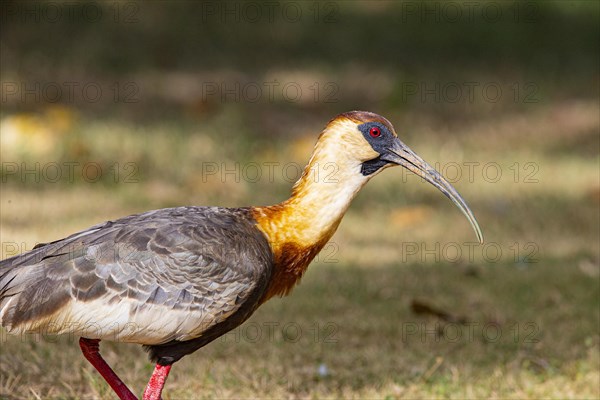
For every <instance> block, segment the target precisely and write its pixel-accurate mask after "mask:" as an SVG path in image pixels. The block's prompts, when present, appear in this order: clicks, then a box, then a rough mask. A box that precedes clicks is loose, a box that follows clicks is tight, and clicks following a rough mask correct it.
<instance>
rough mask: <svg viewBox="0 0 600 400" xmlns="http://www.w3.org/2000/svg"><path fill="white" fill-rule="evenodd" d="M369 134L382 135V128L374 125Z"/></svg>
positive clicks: (372, 135) (373, 135)
mask: <svg viewBox="0 0 600 400" xmlns="http://www.w3.org/2000/svg"><path fill="white" fill-rule="evenodd" d="M369 135H371V137H379V136H381V129H379V128H378V127H376V126H374V127H372V128H371V129H370V130H369Z"/></svg>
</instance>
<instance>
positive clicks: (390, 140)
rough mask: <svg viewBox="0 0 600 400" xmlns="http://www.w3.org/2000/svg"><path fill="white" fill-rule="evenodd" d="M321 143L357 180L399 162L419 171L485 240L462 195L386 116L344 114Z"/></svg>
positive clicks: (368, 177) (329, 128)
mask: <svg viewBox="0 0 600 400" xmlns="http://www.w3.org/2000/svg"><path fill="white" fill-rule="evenodd" d="M319 146H322V149H321V150H322V153H329V154H331V153H336V162H339V163H343V164H344V166H345V168H344V169H345V170H346V171H347V172H348V173H352V174H353V175H355V179H356V180H363V179H364V182H366V181H367V180H369V179H370V178H371V177H373V176H375V175H376V174H378V173H379V172H381V171H382V170H384V169H385V168H389V167H393V166H398V165H400V166H402V167H404V168H406V169H408V170H409V171H411V172H413V173H415V174H417V175H418V176H420V177H422V178H423V179H425V180H426V181H427V182H429V183H430V184H432V185H433V186H435V187H436V188H438V189H439V190H440V191H441V192H442V193H444V195H446V196H447V197H448V198H449V199H450V200H452V202H453V203H454V204H456V206H457V207H458V208H459V209H460V210H461V211H462V212H463V214H464V215H465V216H466V217H467V219H468V220H469V222H470V223H471V225H472V227H473V229H474V230H475V233H476V234H477V238H478V240H479V241H480V242H483V235H482V233H481V229H480V228H479V225H478V224H477V220H476V219H475V217H474V216H473V213H472V212H471V210H470V209H469V207H468V206H467V203H466V202H465V200H464V199H463V198H462V196H461V195H460V194H459V193H458V192H457V191H456V189H454V187H452V185H451V184H450V183H448V181H447V180H446V179H445V178H444V177H443V176H442V175H441V174H440V173H439V172H437V171H436V170H435V169H434V168H433V167H431V166H430V165H429V164H428V163H427V162H425V161H424V160H423V159H422V158H421V157H419V156H418V155H417V154H416V153H415V152H413V151H412V150H411V149H410V148H409V147H408V146H407V145H405V144H404V143H403V142H402V141H401V140H400V139H399V138H398V135H397V134H396V132H395V131H394V127H393V126H392V124H391V123H390V122H389V121H388V120H387V119H385V118H384V117H382V116H380V115H378V114H375V113H371V112H367V111H351V112H347V113H343V114H340V115H338V116H337V117H335V118H334V119H332V120H331V121H330V122H329V124H327V126H326V127H325V130H324V131H323V133H322V135H321V138H320V139H319V143H318V144H317V148H318V147H319ZM315 154H318V152H317V151H316V152H315Z"/></svg>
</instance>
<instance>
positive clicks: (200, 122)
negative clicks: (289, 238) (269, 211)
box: [0, 0, 600, 399]
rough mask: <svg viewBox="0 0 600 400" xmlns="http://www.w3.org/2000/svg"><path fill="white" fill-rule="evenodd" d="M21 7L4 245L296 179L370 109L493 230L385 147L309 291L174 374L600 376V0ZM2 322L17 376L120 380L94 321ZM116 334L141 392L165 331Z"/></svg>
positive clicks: (39, 380)
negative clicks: (101, 358)
mask: <svg viewBox="0 0 600 400" xmlns="http://www.w3.org/2000/svg"><path fill="white" fill-rule="evenodd" d="M1 7H2V8H1V13H0V14H1V16H0V35H1V36H0V52H1V58H0V67H1V79H0V81H1V103H0V104H1V110H0V129H1V136H0V145H1V147H0V157H1V159H2V161H1V170H0V179H1V192H0V207H1V208H0V241H1V244H2V248H1V256H2V258H5V257H9V256H11V255H14V254H18V253H20V252H23V251H26V250H29V249H31V248H32V247H33V246H34V245H35V244H36V243H38V242H47V241H51V240H56V239H59V238H61V237H64V236H66V235H68V234H70V233H73V232H75V231H77V230H81V229H84V228H87V227H89V226H91V225H92V224H95V223H98V222H101V221H104V220H107V219H114V218H118V217H121V216H124V215H128V214H132V213H138V212H143V211H146V210H149V209H155V208H163V207H172V206H178V205H222V206H245V205H265V204H272V203H276V202H279V201H282V200H284V199H285V198H286V197H287V196H288V195H289V191H290V188H291V185H292V184H293V182H295V180H296V179H297V178H298V177H299V176H300V173H301V171H302V168H303V166H304V164H305V163H306V162H307V161H308V158H309V156H310V152H311V150H312V146H313V145H314V142H315V141H316V138H317V136H318V134H319V133H320V131H321V130H322V129H323V127H324V126H325V124H326V123H327V122H328V121H329V120H330V119H331V118H333V117H334V116H335V115H337V114H339V113H341V112H345V111H349V110H355V109H358V110H369V111H373V112H376V113H379V114H382V115H384V116H386V117H387V118H388V119H389V120H390V121H392V123H393V124H394V126H395V128H396V131H397V132H398V134H399V135H400V137H401V138H402V140H403V141H404V142H405V143H407V144H408V145H409V146H410V147H411V148H412V149H413V150H414V151H415V152H417V153H418V154H420V155H421V156H422V157H423V158H424V159H425V160H427V161H429V162H430V163H431V164H432V165H434V166H435V167H436V168H437V169H438V170H439V171H440V172H442V173H443V174H444V175H445V176H446V177H447V178H448V179H449V180H450V181H451V182H452V183H453V184H454V185H455V187H456V188H457V189H458V190H459V191H460V192H461V194H462V195H463V196H464V197H465V199H467V201H468V203H469V205H470V206H471V208H472V209H473V212H474V214H475V215H476V216H477V218H478V220H479V223H480V225H481V227H482V229H483V231H484V235H485V238H486V244H485V245H483V246H480V245H477V244H475V236H474V234H473V232H472V231H471V228H470V227H469V225H468V223H467V222H466V220H465V219H464V217H463V216H462V215H461V214H460V212H459V211H458V210H456V209H455V207H454V206H453V205H452V204H451V203H450V202H449V201H448V200H447V199H446V198H445V197H444V196H443V195H441V194H440V193H439V192H437V191H436V190H435V189H434V188H432V187H430V185H427V184H425V183H423V182H422V181H421V180H420V179H418V178H415V177H414V176H411V175H410V173H408V172H405V171H400V170H398V169H394V170H389V171H385V172H384V173H382V174H381V175H380V176H378V177H377V178H376V179H374V180H373V181H372V182H371V183H370V184H369V185H368V186H367V187H366V188H365V189H364V190H363V191H362V192H361V194H359V196H358V197H357V199H356V200H355V201H354V203H353V205H352V207H351V208H350V210H349V211H348V214H347V216H346V218H345V219H344V222H343V223H342V224H341V226H340V228H339V230H338V232H337V233H336V235H335V236H334V238H333V239H332V242H331V243H330V244H329V245H328V246H327V247H325V249H324V250H323V252H322V253H321V255H320V256H319V257H318V258H317V260H316V261H315V262H314V263H313V264H314V265H312V266H311V268H309V270H308V272H307V274H306V276H305V278H304V279H303V283H302V285H300V286H299V287H297V288H296V289H295V290H294V292H293V294H292V296H290V297H287V298H285V299H282V300H279V299H277V300H273V301H271V302H270V303H268V304H266V305H265V306H264V307H262V308H261V310H259V311H258V312H257V313H256V314H255V315H254V316H253V317H252V319H251V320H250V321H248V322H247V323H246V325H244V326H242V327H240V328H238V329H237V330H236V331H234V332H232V333H230V334H228V335H226V336H225V337H224V338H221V339H219V340H217V341H215V342H214V343H213V344H211V345H209V346H207V347H206V348H204V349H202V350H201V351H199V352H197V353H195V354H194V355H192V356H188V357H186V358H185V359H183V360H182V361H181V362H179V363H178V364H177V365H176V368H174V369H173V373H172V375H171V377H170V378H169V381H168V382H167V387H166V390H165V393H164V398H165V399H171V398H172V399H175V398H224V397H243V398H256V397H271V398H272V397H277V398H280V397H288V398H320V397H329V398H331V397H343V398H364V397H376V398H386V399H387V398H390V399H391V398H399V397H404V398H424V397H427V398H441V397H443V398H466V397H469V398H482V397H488V398H489V397H496V398H498V397H502V398H541V397H544V398H598V397H599V396H600V392H599V389H598V388H599V387H600V357H599V355H598V354H599V349H600V339H599V333H600V317H599V313H600V309H599V308H600V283H599V282H600V281H599V278H600V269H599V268H600V267H599V262H600V254H599V253H600V252H599V245H598V243H599V239H600V231H599V229H600V213H599V208H600V207H599V205H600V204H599V203H600V177H599V149H600V135H599V126H600V121H599V118H600V117H599V111H598V110H599V105H600V104H599V98H598V97H599V72H598V71H599V52H598V48H600V47H599V44H600V43H599V42H600V25H599V24H600V22H599V21H600V19H599V18H598V17H599V16H600V6H599V3H598V2H593V1H539V2H538V1H514V2H513V1H491V0H490V1H477V2H468V1H467V2H462V1H459V2H455V1H448V2H446V1H426V2H421V1H389V2H386V1H377V2H370V1H368V2H358V1H357V2H336V1H329V2H309V1H307V2H304V1H289V2H288V1H274V2H243V1H229V2H218V1H198V2H190V1H173V2H168V3H167V2H159V1H154V2H139V1H110V2H85V1H64V2H63V1H48V2H29V1H3V2H2V3H1ZM0 339H1V347H0V397H3V398H58V397H59V398H105V399H110V398H112V397H113V396H112V392H111V391H110V389H108V387H107V386H106V384H105V383H104V382H103V381H102V380H101V378H99V375H98V374H97V373H96V372H95V371H94V370H93V369H92V367H91V366H89V365H87V363H86V362H85V360H84V359H83V357H81V355H80V354H78V353H79V349H78V347H77V344H76V340H75V339H74V338H68V337H61V338H55V337H45V336H43V337H42V336H39V335H37V336H36V335H31V336H23V337H14V336H10V335H7V334H6V332H5V331H3V330H2V331H0ZM103 352H104V354H105V356H106V358H107V359H108V361H109V363H112V364H113V365H115V369H116V370H117V372H118V373H120V374H121V375H122V377H123V379H124V380H125V382H127V383H130V384H131V386H132V387H133V388H135V389H136V390H138V391H141V389H142V387H143V386H144V384H145V382H146V380H147V378H148V376H149V374H150V372H151V370H152V366H151V365H150V363H149V362H148V361H147V359H146V356H145V354H144V353H143V351H142V350H141V348H138V347H137V346H132V345H122V344H108V343H103Z"/></svg>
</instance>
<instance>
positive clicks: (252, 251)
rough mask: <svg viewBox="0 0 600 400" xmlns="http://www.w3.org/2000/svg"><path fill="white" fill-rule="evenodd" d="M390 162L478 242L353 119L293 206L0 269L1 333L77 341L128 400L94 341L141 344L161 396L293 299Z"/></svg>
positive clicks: (381, 133)
mask: <svg viewBox="0 0 600 400" xmlns="http://www.w3.org/2000/svg"><path fill="white" fill-rule="evenodd" d="M397 165H400V166H402V167H404V168H406V169H408V170H410V171H412V172H414V173H415V174H417V175H419V176H421V177H422V178H423V179H425V180H426V181H427V182H429V183H431V184H432V185H433V186H435V187H436V188H438V189H439V190H440V191H441V192H442V193H444V194H445V195H446V196H447V197H448V198H450V200H452V202H454V204H456V206H458V208H459V209H460V210H461V211H462V212H463V213H464V215H465V216H466V217H467V219H468V220H469V222H470V224H471V225H472V227H473V229H474V230H475V233H476V234H477V237H478V239H479V241H480V242H482V241H483V236H482V233H481V230H480V228H479V225H478V223H477V221H476V219H475V217H474V216H473V213H472V212H471V210H470V209H469V207H468V206H467V204H466V202H465V201H464V200H463V198H462V197H461V196H460V195H459V194H458V192H457V191H456V190H455V189H454V188H453V187H452V186H451V185H450V184H449V183H448V182H447V181H446V180H445V179H444V178H443V177H442V175H440V174H439V173H438V172H437V171H436V170H435V169H433V168H432V167H431V166H430V165H429V164H427V163H426V162H425V161H424V160H423V159H422V158H421V157H419V156H418V155H417V154H415V153H414V152H413V151H412V150H411V149H410V148H408V147H407V146H406V145H405V144H404V143H403V142H402V141H401V140H400V139H399V138H398V136H397V134H396V132H395V131H394V128H393V127H392V124H391V123H390V122H389V121H388V120H387V119H385V118H383V117H382V116H380V115H377V114H374V113H371V112H366V111H352V112H347V113H343V114H340V115H338V116H336V117H335V118H334V119H332V120H331V121H330V122H329V123H328V124H327V125H326V126H325V128H324V130H323V131H322V133H321V135H320V136H319V138H318V140H317V143H316V145H315V147H314V150H313V153H312V156H311V158H310V161H309V162H308V165H307V166H306V168H305V170H304V172H303V174H302V176H301V177H300V179H299V180H298V182H296V184H295V185H294V186H293V189H292V194H291V196H290V198H289V199H287V200H285V201H283V202H281V203H279V204H276V205H272V206H261V207H242V208H222V207H177V208H166V209H160V210H155V211H148V212H145V213H142V214H136V215H130V216H127V217H124V218H120V219H117V220H114V221H107V222H104V223H101V224H98V225H95V226H92V227H91V228H89V229H86V230H84V231H81V232H78V233H75V234H73V235H71V236H68V237H66V238H64V239H61V240H57V241H54V242H51V243H42V244H38V245H36V246H35V247H34V248H33V249H32V250H31V251H28V252H25V253H23V254H20V255H17V256H14V257H11V258H8V259H5V260H3V261H1V262H0V322H1V325H2V326H3V327H5V328H6V330H7V331H8V332H9V333H13V334H20V333H27V332H42V333H47V334H65V333H69V334H71V335H76V336H77V337H80V340H79V345H80V347H81V350H82V352H83V355H84V356H85V358H86V359H87V360H88V361H89V362H90V363H91V364H92V365H93V366H94V367H95V368H96V370H97V371H98V372H99V373H100V374H101V375H102V376H103V378H104V379H105V380H106V382H107V383H108V384H109V385H110V386H111V387H112V389H113V390H114V392H115V393H116V394H117V396H118V397H119V398H120V399H123V400H131V399H136V398H137V397H136V396H135V395H134V393H133V392H132V391H131V390H130V389H129V388H128V387H127V386H126V385H125V384H124V383H123V381H122V380H121V379H120V378H119V377H118V376H117V374H116V373H115V372H114V371H113V370H112V369H111V367H110V366H109V365H108V364H107V363H106V362H105V360H104V359H103V358H102V356H101V355H100V352H99V343H100V341H101V340H112V341H118V342H129V343H137V344H141V345H143V346H144V348H145V349H146V350H147V351H148V353H149V357H150V359H151V361H153V362H154V363H155V364H156V365H155V368H154V372H153V373H152V375H151V377H150V381H149V383H148V385H147V386H146V389H145V390H144V392H143V399H144V400H150V399H160V397H161V393H162V390H163V387H164V385H165V381H166V379H167V376H168V374H169V371H170V370H171V366H172V365H173V364H174V363H175V362H177V361H178V360H180V359H181V358H182V357H184V356H186V355H188V354H191V353H193V352H195V351H196V350H198V349H200V348H201V347H203V346H205V345H206V344H208V343H210V342H211V341H213V340H215V339H216V338H218V337H219V336H221V335H223V334H225V333H226V332H228V331H230V330H231V329H234V328H235V327H237V326H238V325H240V324H242V323H243V322H244V321H245V320H247V319H248V318H249V317H250V316H251V315H252V313H254V311H256V309H257V308H258V307H259V306H260V305H261V304H263V303H264V302H266V301H267V300H269V299H271V298H272V297H275V296H284V295H287V294H288V293H290V291H291V290H292V288H293V287H294V286H295V285H296V284H297V283H298V282H299V281H300V279H301V278H302V275H303V274H304V272H305V271H306V269H307V267H308V265H309V264H310V262H311V260H312V259H313V258H314V257H315V256H316V255H317V253H319V251H320V250H321V249H322V248H323V246H324V245H325V244H326V243H327V242H328V241H329V239H330V238H331V237H332V235H333V234H334V232H335V231H336V229H337V227H338V225H339V224H340V221H341V219H342V217H343V215H344V213H345V212H346V210H347V209H348V207H349V205H350V202H351V201H352V199H353V198H354V196H355V195H356V194H357V193H358V191H359V190H360V189H361V188H362V187H363V186H364V185H365V184H366V183H367V182H368V181H369V180H370V179H371V178H373V177H374V176H375V175H377V174H379V173H380V172H381V171H383V170H384V169H386V168H389V167H392V166H397ZM5 351H10V350H8V349H5Z"/></svg>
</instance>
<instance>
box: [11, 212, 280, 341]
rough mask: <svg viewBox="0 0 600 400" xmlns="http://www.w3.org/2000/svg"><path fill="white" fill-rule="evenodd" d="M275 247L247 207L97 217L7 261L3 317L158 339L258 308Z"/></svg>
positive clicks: (44, 326) (18, 328) (16, 325)
mask: <svg viewBox="0 0 600 400" xmlns="http://www.w3.org/2000/svg"><path fill="white" fill-rule="evenodd" d="M271 271H272V254H271V250H270V247H269V244H268V242H267V240H266V238H265V237H264V235H263V234H262V233H261V232H260V231H259V230H258V229H257V228H256V227H255V224H254V220H253V219H252V217H251V216H250V213H249V212H248V210H246V209H224V208H216V207H211V208H204V207H180V208H174V209H163V210H157V211H151V212H148V213H144V214H139V215H133V216H130V217H126V218H123V219H120V220H117V221H112V222H106V223H104V224H101V225H96V226H94V227H92V228H90V229H88V230H86V231H83V232H80V233H77V234H74V235H71V236H69V237H67V238H65V239H62V240H59V241H56V242H52V243H49V244H45V245H41V246H39V247H37V246H36V248H34V249H33V250H32V251H30V252H28V253H25V254H22V255H19V256H16V257H13V258H9V259H6V260H4V261H2V262H0V322H1V323H2V326H6V327H7V328H8V329H9V331H15V332H31V331H37V332H40V331H42V332H45V333H66V332H71V333H75V334H78V335H80V336H85V337H89V338H99V339H111V340H121V341H130V342H136V343H142V344H159V343H165V342H168V341H172V340H189V339H192V338H195V337H199V336H201V335H202V333H203V332H205V331H206V330H208V329H210V328H211V327H212V326H215V325H217V324H221V323H223V321H225V320H227V318H229V317H230V316H232V315H234V314H237V318H238V319H239V316H240V313H241V314H243V318H242V320H243V319H245V318H247V316H249V315H250V314H251V313H252V312H253V311H254V310H255V309H256V307H257V306H258V299H260V297H261V295H262V293H264V291H265V290H266V287H267V284H268V282H269V279H270V276H271Z"/></svg>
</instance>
